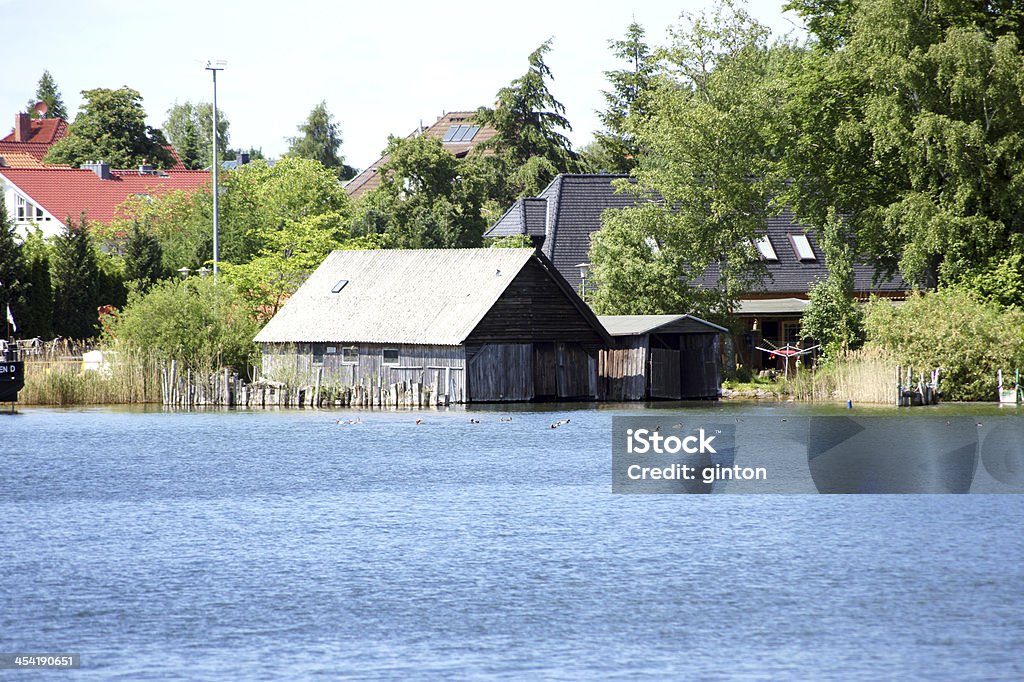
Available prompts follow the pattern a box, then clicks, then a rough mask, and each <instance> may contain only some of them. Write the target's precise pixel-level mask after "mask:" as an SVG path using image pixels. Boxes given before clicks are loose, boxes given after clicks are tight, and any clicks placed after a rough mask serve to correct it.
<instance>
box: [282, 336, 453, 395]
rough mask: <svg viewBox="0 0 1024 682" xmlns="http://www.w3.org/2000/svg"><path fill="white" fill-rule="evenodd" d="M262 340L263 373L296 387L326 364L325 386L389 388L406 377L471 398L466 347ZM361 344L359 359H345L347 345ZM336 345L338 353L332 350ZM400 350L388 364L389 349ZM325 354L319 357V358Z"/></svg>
mask: <svg viewBox="0 0 1024 682" xmlns="http://www.w3.org/2000/svg"><path fill="white" fill-rule="evenodd" d="M318 345H319V348H314V344H310V343H299V344H269V343H265V344H263V376H264V377H265V378H267V379H271V380H273V381H281V382H284V383H287V384H289V385H291V386H305V385H313V384H314V382H315V381H316V378H317V374H318V373H319V370H320V369H321V368H322V369H323V373H322V375H321V376H320V381H321V382H322V384H323V385H325V386H340V387H352V386H364V387H378V388H379V387H386V386H389V385H391V384H400V383H402V382H405V383H406V384H407V385H411V384H417V383H418V384H423V385H425V386H429V387H430V388H431V389H432V391H433V392H434V395H437V396H447V401H448V402H465V400H466V397H467V396H466V354H465V350H464V349H463V348H462V347H461V346H424V345H402V344H394V345H391V344H367V343H362V344H341V343H338V344H318ZM353 345H354V346H356V347H357V348H358V350H359V355H358V362H355V363H347V362H345V361H344V360H343V355H342V348H343V347H345V346H353ZM331 348H334V350H335V352H334V353H329V352H327V351H328V350H330V349H331ZM385 348H388V349H397V350H398V364H397V365H390V364H389V365H385V364H384V357H383V352H384V349H385ZM314 350H316V351H317V353H316V355H317V356H318V357H320V356H321V354H322V358H321V359H320V361H319V362H315V361H314Z"/></svg>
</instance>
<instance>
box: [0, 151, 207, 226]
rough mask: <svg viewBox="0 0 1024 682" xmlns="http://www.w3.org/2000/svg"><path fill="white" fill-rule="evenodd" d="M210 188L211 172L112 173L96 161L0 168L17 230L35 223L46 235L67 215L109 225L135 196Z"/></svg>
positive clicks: (146, 170)
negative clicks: (69, 164)
mask: <svg viewBox="0 0 1024 682" xmlns="http://www.w3.org/2000/svg"><path fill="white" fill-rule="evenodd" d="M209 184H210V173H209V172H208V171H189V170H181V171H175V170H170V171H162V170H155V169H153V168H152V167H150V166H140V167H139V168H137V169H132V170H111V169H110V167H109V166H108V165H107V164H105V163H92V164H84V165H83V167H82V168H69V167H66V166H44V167H35V168H6V167H3V168H0V191H2V192H3V195H4V199H5V204H6V206H7V211H8V213H9V215H10V217H11V221H12V222H13V223H14V225H15V227H16V228H17V229H19V231H21V232H22V233H24V232H26V231H27V230H28V229H30V228H31V226H33V225H36V226H38V227H39V228H40V229H42V231H43V234H44V235H45V236H47V237H50V236H53V235H55V234H57V233H58V232H59V231H60V230H61V228H62V227H63V225H64V221H65V219H66V218H67V216H69V215H70V216H71V217H72V218H73V219H74V220H75V221H77V220H78V217H79V215H80V214H81V213H82V211H85V213H86V216H87V217H88V219H89V220H90V221H95V222H98V223H109V222H110V221H111V220H113V219H114V218H115V217H117V209H118V207H119V206H120V205H121V204H122V203H124V202H125V201H126V200H127V199H129V198H131V197H136V196H158V195H161V194H166V193H168V192H171V191H174V190H184V191H189V192H191V191H196V190H198V189H201V188H204V187H207V186H209Z"/></svg>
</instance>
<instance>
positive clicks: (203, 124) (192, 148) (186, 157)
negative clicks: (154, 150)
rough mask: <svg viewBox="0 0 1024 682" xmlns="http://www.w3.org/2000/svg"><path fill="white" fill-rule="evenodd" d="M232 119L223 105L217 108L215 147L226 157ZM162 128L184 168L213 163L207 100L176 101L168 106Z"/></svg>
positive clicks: (211, 118)
mask: <svg viewBox="0 0 1024 682" xmlns="http://www.w3.org/2000/svg"><path fill="white" fill-rule="evenodd" d="M230 127H231V123H230V122H229V121H228V118H227V116H225V115H224V111H223V110H222V109H218V110H217V151H218V154H219V156H220V158H221V159H222V160H223V159H225V158H227V157H228V149H229V145H230V133H229V130H228V129H229V128H230ZM163 132H164V134H165V135H166V136H167V139H168V140H170V142H171V144H173V145H174V148H175V149H177V150H178V156H179V157H181V161H182V163H183V164H184V165H185V167H186V168H190V169H194V170H197V169H203V168H210V167H211V166H212V165H213V160H212V158H211V157H212V153H213V105H212V104H210V103H209V102H197V103H195V104H192V102H190V101H185V102H184V103H182V104H178V103H175V104H174V106H172V107H171V108H170V109H168V110H167V119H166V120H165V121H164V127H163Z"/></svg>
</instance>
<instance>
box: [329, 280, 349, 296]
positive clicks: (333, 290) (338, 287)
mask: <svg viewBox="0 0 1024 682" xmlns="http://www.w3.org/2000/svg"><path fill="white" fill-rule="evenodd" d="M346 284H348V280H347V279H339V280H338V283H337V284H335V285H334V287H333V288H331V293H332V294H336V293H338V292H339V291H341V290H342V289H344V288H345V285H346Z"/></svg>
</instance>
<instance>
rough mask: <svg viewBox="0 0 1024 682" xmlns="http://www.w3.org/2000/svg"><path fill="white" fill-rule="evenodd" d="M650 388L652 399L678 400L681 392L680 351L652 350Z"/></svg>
mask: <svg viewBox="0 0 1024 682" xmlns="http://www.w3.org/2000/svg"><path fill="white" fill-rule="evenodd" d="M650 363H651V364H650V368H649V370H648V371H649V372H650V386H651V397H652V398H668V399H670V400H678V399H679V398H680V397H681V396H682V393H681V392H680V371H679V367H680V362H679V351H677V350H669V349H665V348H652V349H651V351H650Z"/></svg>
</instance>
